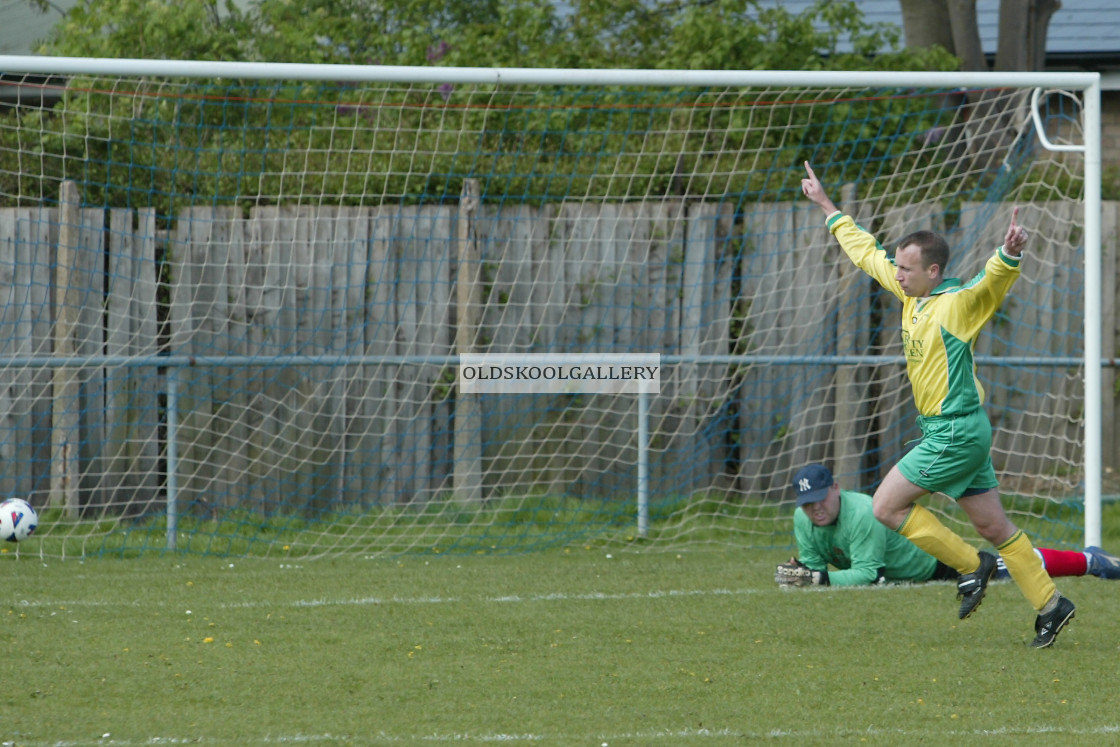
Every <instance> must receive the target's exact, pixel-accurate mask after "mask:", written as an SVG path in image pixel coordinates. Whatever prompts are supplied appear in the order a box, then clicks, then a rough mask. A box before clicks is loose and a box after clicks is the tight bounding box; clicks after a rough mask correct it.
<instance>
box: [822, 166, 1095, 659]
mask: <svg viewBox="0 0 1120 747" xmlns="http://www.w3.org/2000/svg"><path fill="white" fill-rule="evenodd" d="M805 172H806V178H804V179H802V180H801V191H802V193H803V194H804V195H805V196H806V197H808V198H809V200H810V201H812V202H813V203H814V204H816V205H817V206H818V207H819V208H821V210H823V211H824V214H825V216H826V217H825V225H826V226H827V227H828V230H829V231H830V232H831V233H832V235H833V236H835V237H836V239H837V241H839V242H840V247H841V248H842V249H843V250H844V253H845V254H847V255H848V259H850V260H851V261H852V263H853V264H855V265H856V266H857V267H859V268H860V269H861V270H863V271H864V272H865V273H866V274H867V275H869V276H870V277H871V278H873V279H874V280H875V281H876V282H877V283H878V284H879V285H880V286H882V287H883V289H884V290H886V291H888V292H890V293H891V294H893V295H894V296H895V297H896V298H897V299H898V300H899V301H900V302H901V305H902V314H901V317H902V319H901V328H902V345H903V352H904V354H905V356H906V375H907V377H908V378H909V379H910V387H911V389H912V390H913V395H914V404H915V405H916V406H917V409H918V424H919V425H920V426H921V429H922V440H921V442H920V443H919V444H918V446H917V447H916V448H914V449H912V450H911V451H910V452H909V453H907V454H906V455H905V456H904V457H902V459H901V460H900V461H899V462H898V464H896V465H895V466H894V467H893V468H891V470H890V472H889V473H887V476H886V477H885V478H884V479H883V482H882V484H880V485H879V488H878V489H877V490H876V491H875V495H874V497H873V498H872V510H873V511H874V513H875V518H876V519H878V520H879V521H881V522H883V524H885V525H886V526H887V528H888V529H893V530H894V531H896V532H898V533H899V534H901V535H902V536H903V537H906V538H907V539H909V540H910V541H911V542H913V543H914V544H915V545H917V546H918V547H920V548H922V549H923V550H925V551H926V552H928V553H929V554H930V555H933V556H934V557H935V558H937V559H938V560H940V561H941V562H942V563H945V565H948V566H950V567H952V568H954V569H956V570H957V571H958V572H959V573H960V574H961V579H960V581H959V582H958V583H957V591H958V596H959V597H960V599H961V606H960V612H959V617H961V618H962V619H963V618H965V617H968V616H969V615H970V614H972V612H973V610H975V609H976V608H977V607H978V606H979V605H980V602H981V601H982V600H983V599H984V594H985V593H986V591H987V588H988V581H990V580H991V578H992V575H993V574H994V573H995V570H996V556H995V555H993V554H992V553H989V552H983V551H982V552H979V553H977V551H976V549H975V548H974V547H972V546H970V545H969V544H968V543H967V542H965V541H964V540H963V539H962V538H961V537H960V535H958V534H957V533H956V532H954V531H953V530H951V529H949V528H948V527H947V526H945V525H944V524H942V523H941V521H940V520H938V518H937V517H936V516H935V515H934V514H933V513H932V512H931V511H929V510H928V509H927V508H925V507H924V506H922V505H921V504H920V503H918V500H919V499H920V498H922V497H923V496H925V495H927V494H929V493H942V494H944V495H947V496H949V497H950V498H953V499H954V500H956V501H957V505H959V506H960V507H961V509H962V510H963V511H964V512H965V514H967V515H968V518H969V520H970V521H971V522H972V525H973V526H974V527H975V528H976V531H977V532H979V533H980V536H981V537H983V538H984V539H986V540H987V541H988V542H990V543H992V545H994V546H995V548H996V549H997V550H998V551H999V554H1000V555H1001V556H1002V557H1003V561H1004V563H1006V564H1007V569H1008V571H1010V573H1011V578H1012V579H1013V580H1014V581H1015V584H1016V585H1017V586H1018V587H1019V590H1020V591H1021V592H1022V593H1023V596H1025V597H1026V598H1027V601H1028V602H1029V603H1030V605H1031V606H1032V607H1034V609H1035V610H1036V612H1037V613H1038V614H1037V616H1036V617H1035V621H1034V629H1035V637H1034V640H1033V641H1032V642H1031V646H1033V647H1035V648H1044V647H1047V646H1049V645H1051V644H1052V643H1053V642H1054V639H1055V638H1057V636H1058V633H1060V632H1061V630H1062V628H1064V627H1065V626H1066V624H1067V623H1068V622H1069V621H1070V620H1072V619H1073V615H1074V611H1075V607H1074V604H1073V602H1072V601H1070V600H1069V599H1067V598H1066V597H1064V596H1062V595H1061V594H1060V593H1058V589H1057V587H1056V586H1055V585H1054V581H1053V580H1052V579H1051V577H1050V575H1049V574H1048V573H1047V572H1046V569H1045V568H1044V567H1043V565H1042V563H1041V562H1040V561H1039V559H1038V556H1037V555H1036V554H1035V552H1034V546H1033V545H1032V544H1031V541H1030V539H1029V538H1028V537H1027V535H1026V534H1025V533H1023V531H1022V530H1020V529H1018V528H1016V526H1015V525H1014V524H1013V523H1012V522H1011V520H1010V519H1009V518H1008V517H1007V513H1006V512H1005V511H1004V509H1003V504H1002V503H1001V501H1000V496H999V490H998V487H999V480H997V479H996V473H995V469H994V468H993V467H992V458H991V453H990V452H991V445H992V425H991V422H990V421H989V420H988V414H987V413H986V412H985V411H984V390H983V388H982V387H981V386H980V382H979V381H978V380H977V379H976V366H975V362H974V361H973V357H972V350H973V346H974V345H975V343H976V338H977V337H978V336H979V334H980V331H981V329H983V327H984V325H985V324H987V322H988V320H989V319H991V318H992V316H993V315H994V314H995V313H996V311H997V310H998V309H999V307H1000V305H1001V304H1002V303H1003V299H1004V297H1005V296H1006V295H1007V293H1008V291H1010V290H1011V286H1012V284H1013V283H1014V282H1015V280H1016V279H1017V278H1018V277H1019V264H1020V263H1021V262H1022V261H1023V247H1024V246H1026V243H1027V232H1026V231H1025V230H1024V229H1023V228H1022V227H1021V226H1019V225H1018V224H1017V223H1016V222H1015V218H1016V214H1017V213H1018V210H1017V209H1016V210H1015V211H1014V213H1013V214H1012V217H1011V225H1010V226H1008V229H1007V233H1006V234H1005V236H1004V240H1003V246H1001V247H999V248H998V249H996V250H995V251H994V252H993V253H992V255H991V257H989V259H988V261H987V263H986V264H985V265H984V269H983V270H982V271H981V272H980V273H979V274H977V275H976V276H975V277H973V278H972V279H971V280H969V281H968V282H966V283H962V282H961V281H960V280H957V279H956V278H950V277H947V276H945V275H944V271H945V267H946V265H947V264H948V262H949V245H948V243H947V242H946V241H945V239H944V238H943V237H942V236H940V235H938V234H936V233H933V232H932V231H917V232H915V233H912V234H910V235H908V236H904V237H903V238H902V239H901V240H900V241H899V242H898V244H897V248H896V250H895V254H894V257H893V258H891V257H888V256H887V253H886V251H885V250H884V249H883V247H882V246H880V245H879V242H878V241H877V240H876V239H875V237H874V236H872V235H871V234H869V233H867V232H866V231H865V230H863V229H862V228H860V227H859V226H858V225H856V222H855V221H854V220H852V218H851V216H848V215H844V214H843V213H841V212H840V210H839V209H837V207H836V205H835V203H833V202H832V200H830V199H829V198H828V195H827V194H826V193H825V191H824V187H823V186H821V182H820V180H819V179H818V178H817V175H816V174H814V173H813V168H812V167H811V166H810V165H809V163H808V162H806V163H805Z"/></svg>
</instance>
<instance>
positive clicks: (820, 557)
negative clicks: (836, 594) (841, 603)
mask: <svg viewBox="0 0 1120 747" xmlns="http://www.w3.org/2000/svg"><path fill="white" fill-rule="evenodd" d="M793 534H794V538H795V539H796V540H797V552H798V556H799V559H800V560H801V562H802V563H804V564H805V565H807V566H809V567H810V568H812V569H814V570H818V571H819V570H824V569H826V568H828V567H829V566H832V568H835V569H837V570H829V572H828V581H829V583H830V584H831V585H833V586H860V585H864V584H873V583H875V582H876V581H877V580H878V579H879V575H880V572H882V575H883V577H884V578H885V579H886V580H888V581H928V580H929V579H930V578H931V577H932V576H933V572H934V569H935V568H936V567H937V560H936V559H935V558H934V557H933V556H932V555H928V554H926V553H925V552H923V551H922V550H920V549H918V546H917V545H915V544H914V543H913V542H911V541H910V540H908V539H906V538H905V537H903V536H902V535H901V534H899V533H897V532H892V531H890V530H888V529H887V528H886V527H885V526H883V524H882V523H880V522H879V520H878V519H876V518H875V515H874V514H872V513H871V496H869V495H864V494H863V493H856V492H854V491H850V490H841V491H840V513H839V514H837V516H836V521H835V522H833V523H832V524H829V525H828V526H824V527H819V526H817V525H816V524H814V523H813V522H812V521H810V520H809V517H808V516H806V515H805V512H804V511H802V510H796V511H794V514H793Z"/></svg>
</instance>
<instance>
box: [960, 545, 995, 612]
mask: <svg viewBox="0 0 1120 747" xmlns="http://www.w3.org/2000/svg"><path fill="white" fill-rule="evenodd" d="M979 555H980V567H979V568H977V569H976V570H975V571H973V572H972V573H964V574H961V578H960V580H959V581H957V599H959V600H961V611H960V618H961V619H962V620H963V619H965V618H966V617H968V616H969V615H971V614H972V612H973V610H975V609H976V608H977V607H979V606H980V603H981V602H982V601H984V594H985V593H987V591H988V582H989V581H991V580H992V576H993V575H994V574H995V572H996V556H995V555H992V554H991V553H990V552H984V551H983V550H981V551H980V553H979Z"/></svg>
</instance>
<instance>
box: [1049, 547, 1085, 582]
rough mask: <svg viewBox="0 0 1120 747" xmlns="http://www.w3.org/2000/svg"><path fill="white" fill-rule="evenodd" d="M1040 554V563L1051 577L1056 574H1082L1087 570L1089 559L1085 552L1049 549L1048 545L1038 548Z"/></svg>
mask: <svg viewBox="0 0 1120 747" xmlns="http://www.w3.org/2000/svg"><path fill="white" fill-rule="evenodd" d="M1038 554H1039V555H1041V556H1042V564H1043V565H1044V566H1046V572H1047V573H1049V574H1050V577H1051V578H1055V577H1057V576H1084V575H1085V574H1086V573H1087V572H1088V571H1089V561H1087V560H1086V559H1085V553H1083V552H1076V551H1074V550H1051V549H1050V548H1048V547H1040V548H1038Z"/></svg>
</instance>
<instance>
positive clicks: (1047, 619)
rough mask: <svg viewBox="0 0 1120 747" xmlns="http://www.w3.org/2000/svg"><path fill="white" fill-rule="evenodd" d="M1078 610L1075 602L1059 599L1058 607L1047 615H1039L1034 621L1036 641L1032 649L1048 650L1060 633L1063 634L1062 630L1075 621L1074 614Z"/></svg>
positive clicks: (1032, 643)
mask: <svg viewBox="0 0 1120 747" xmlns="http://www.w3.org/2000/svg"><path fill="white" fill-rule="evenodd" d="M1076 609H1077V608H1076V607H1075V606H1074V604H1073V602H1071V601H1069V600H1068V599H1066V598H1065V597H1060V598H1059V599H1058V606H1057V607H1055V608H1054V609H1053V610H1051V611H1050V612H1047V613H1046V614H1045V615H1039V616H1038V617H1036V618H1035V620H1034V632H1035V637H1034V640H1033V641H1031V648H1046V647H1047V646H1049V645H1050V644H1052V643H1053V642H1054V639H1055V638H1057V637H1058V633H1061V632H1062V628H1064V627H1065V626H1066V623H1068V622H1069V621H1070V620H1072V619H1073V613H1074V611H1075V610H1076Z"/></svg>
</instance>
